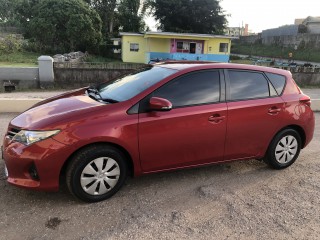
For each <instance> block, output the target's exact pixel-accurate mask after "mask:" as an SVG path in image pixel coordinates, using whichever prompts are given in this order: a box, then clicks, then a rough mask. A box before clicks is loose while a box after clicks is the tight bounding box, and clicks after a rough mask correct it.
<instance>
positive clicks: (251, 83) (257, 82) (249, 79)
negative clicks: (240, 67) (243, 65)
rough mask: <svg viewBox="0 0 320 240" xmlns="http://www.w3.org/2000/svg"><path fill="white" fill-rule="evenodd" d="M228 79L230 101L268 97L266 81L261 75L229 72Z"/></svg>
mask: <svg viewBox="0 0 320 240" xmlns="http://www.w3.org/2000/svg"><path fill="white" fill-rule="evenodd" d="M229 78H230V99H231V100H242V99H250V98H262V97H268V96H269V86H268V81H267V79H266V78H265V77H264V76H263V74H261V73H256V72H245V71H233V70H229Z"/></svg>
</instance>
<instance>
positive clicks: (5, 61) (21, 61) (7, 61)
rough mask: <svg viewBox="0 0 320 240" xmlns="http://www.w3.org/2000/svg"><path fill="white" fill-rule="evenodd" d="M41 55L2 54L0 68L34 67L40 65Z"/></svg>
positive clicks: (25, 53) (26, 53)
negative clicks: (39, 58)
mask: <svg viewBox="0 0 320 240" xmlns="http://www.w3.org/2000/svg"><path fill="white" fill-rule="evenodd" d="M40 56H41V54H40V53H31V52H16V53H9V54H0V66H5V67H22V66H23V67H34V66H37V65H38V57H40Z"/></svg>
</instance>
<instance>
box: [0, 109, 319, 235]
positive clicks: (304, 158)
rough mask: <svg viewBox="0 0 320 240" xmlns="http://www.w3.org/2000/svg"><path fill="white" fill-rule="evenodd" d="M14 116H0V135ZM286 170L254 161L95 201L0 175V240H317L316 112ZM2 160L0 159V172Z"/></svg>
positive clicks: (140, 181) (168, 178) (180, 174)
mask: <svg viewBox="0 0 320 240" xmlns="http://www.w3.org/2000/svg"><path fill="white" fill-rule="evenodd" d="M12 117H14V114H3V113H0V137H1V138H2V137H3V134H4V130H5V129H6V126H7V124H8V122H9V120H10V119H11V118H12ZM316 120H317V122H316V132H315V138H314V140H313V141H312V142H311V144H310V145H309V146H308V147H307V148H306V149H304V150H303V151H302V152H301V155H300V157H299V159H298V160H297V162H296V163H295V164H294V165H292V166H291V167H289V168H287V169H285V170H281V171H277V170H271V169H270V168H268V167H267V166H266V165H265V164H264V163H261V162H258V161H256V160H250V161H244V162H233V163H228V164H219V165H214V166H209V167H203V168H196V169H189V170H184V171H176V172H170V173H159V174H153V175H148V176H143V177H140V178H136V179H128V180H127V183H126V185H125V186H124V188H123V189H122V190H121V191H120V192H119V193H118V194H117V195H116V196H114V197H113V198H111V199H109V200H107V201H104V202H100V203H95V204H85V203H81V202H78V201H77V200H74V199H73V198H72V197H71V195H70V194H69V193H68V192H67V190H66V189H65V187H63V188H62V189H61V190H60V191H59V192H58V193H43V192H33V191H28V190H23V189H19V188H16V187H13V186H10V185H8V184H7V183H6V181H5V180H4V178H3V176H2V177H0V239H1V240H11V239H17V240H19V239H27V240H31V239H38V240H49V239H79V240H80V239H81V240H85V239H90V240H91V239H108V240H109V239H308V240H309V239H319V236H320V197H319V196H320V174H319V172H320V148H319V141H320V113H316ZM2 170H3V162H2V161H0V171H2Z"/></svg>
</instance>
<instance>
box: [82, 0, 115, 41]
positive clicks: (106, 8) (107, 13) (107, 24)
mask: <svg viewBox="0 0 320 240" xmlns="http://www.w3.org/2000/svg"><path fill="white" fill-rule="evenodd" d="M84 1H86V2H87V3H89V5H90V6H91V7H92V8H93V9H94V10H96V11H97V12H98V14H99V15H100V18H101V20H102V33H103V35H110V34H112V33H113V32H114V26H115V24H114V23H115V12H116V8H117V5H118V2H119V0H84Z"/></svg>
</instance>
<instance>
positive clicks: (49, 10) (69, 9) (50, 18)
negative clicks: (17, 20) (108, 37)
mask: <svg viewBox="0 0 320 240" xmlns="http://www.w3.org/2000/svg"><path fill="white" fill-rule="evenodd" d="M26 30H27V32H28V33H29V35H30V36H31V37H32V39H33V40H34V41H35V42H36V43H37V44H38V46H39V47H40V49H42V50H49V51H52V52H53V51H54V52H58V51H60V52H62V51H74V50H77V49H80V50H83V51H84V50H88V49H89V50H90V49H93V48H96V47H97V46H98V44H99V43H100V41H101V19H100V17H99V15H98V14H97V12H96V11H94V10H92V9H90V8H89V6H88V4H86V3H85V2H84V1H83V0H42V1H39V3H38V4H36V5H35V6H34V7H33V8H32V16H29V19H28V24H27V25H26Z"/></svg>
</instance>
